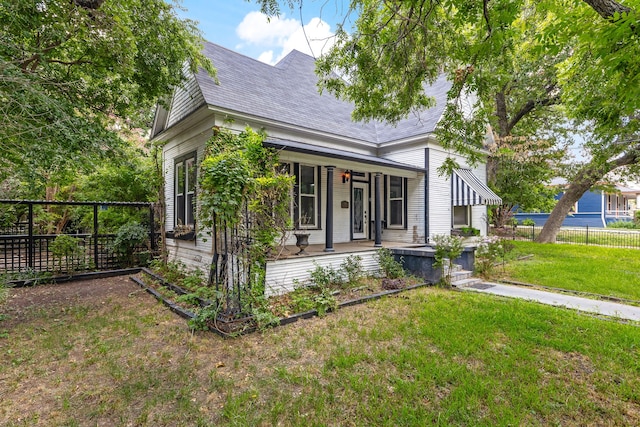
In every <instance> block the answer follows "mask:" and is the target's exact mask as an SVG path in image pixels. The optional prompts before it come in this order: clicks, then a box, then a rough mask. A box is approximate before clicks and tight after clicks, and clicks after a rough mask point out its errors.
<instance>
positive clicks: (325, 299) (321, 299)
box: [313, 288, 338, 317]
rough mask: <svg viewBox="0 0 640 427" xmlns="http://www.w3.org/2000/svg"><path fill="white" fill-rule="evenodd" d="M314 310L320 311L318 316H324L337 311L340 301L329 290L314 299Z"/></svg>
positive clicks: (323, 291) (323, 290)
mask: <svg viewBox="0 0 640 427" xmlns="http://www.w3.org/2000/svg"><path fill="white" fill-rule="evenodd" d="M313 303H314V308H315V309H316V310H317V311H318V316H321V317H322V316H324V315H325V314H327V313H328V312H329V311H335V310H336V309H337V308H338V301H336V297H335V296H333V294H332V293H331V291H330V290H329V289H327V288H325V289H322V291H321V292H320V293H319V294H317V295H315V296H314V297H313Z"/></svg>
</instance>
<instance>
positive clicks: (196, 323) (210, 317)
mask: <svg viewBox="0 0 640 427" xmlns="http://www.w3.org/2000/svg"><path fill="white" fill-rule="evenodd" d="M219 312H220V308H219V307H218V305H217V304H211V305H208V306H206V307H202V308H199V309H196V310H195V316H194V317H193V318H192V319H190V320H189V322H188V324H189V327H190V328H191V329H193V330H196V331H206V330H207V329H209V324H210V323H211V322H214V321H215V320H216V319H217V318H218V313H219Z"/></svg>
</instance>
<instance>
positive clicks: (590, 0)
mask: <svg viewBox="0 0 640 427" xmlns="http://www.w3.org/2000/svg"><path fill="white" fill-rule="evenodd" d="M583 1H584V2H585V3H587V4H588V5H589V6H591V8H592V9H593V10H595V11H596V12H597V13H598V15H600V16H601V17H603V18H604V19H606V20H608V21H612V22H616V21H618V20H620V15H622V14H623V13H629V12H631V9H630V8H628V7H627V6H623V5H621V4H620V3H618V2H616V1H614V0H583ZM616 13H617V14H618V18H616V17H615V15H616Z"/></svg>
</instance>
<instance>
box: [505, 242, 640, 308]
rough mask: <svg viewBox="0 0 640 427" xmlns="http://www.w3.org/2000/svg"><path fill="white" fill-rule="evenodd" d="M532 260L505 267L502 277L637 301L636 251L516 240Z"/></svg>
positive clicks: (639, 255)
mask: <svg viewBox="0 0 640 427" xmlns="http://www.w3.org/2000/svg"><path fill="white" fill-rule="evenodd" d="M513 243H514V244H515V252H516V253H517V254H519V255H529V254H530V255H533V257H532V258H530V259H526V260H521V261H512V262H510V263H508V264H507V265H506V268H505V272H504V277H505V278H508V279H511V280H516V281H520V282H525V283H531V284H536V285H542V286H550V287H556V288H562V289H569V290H575V291H581V292H590V293H595V294H601V295H607V296H614V297H618V298H625V299H631V300H636V301H640V251H639V250H637V249H618V248H605V247H598V246H581V245H563V244H554V245H549V244H539V243H534V242H522V241H516V242H513Z"/></svg>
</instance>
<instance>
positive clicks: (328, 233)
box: [324, 166, 335, 252]
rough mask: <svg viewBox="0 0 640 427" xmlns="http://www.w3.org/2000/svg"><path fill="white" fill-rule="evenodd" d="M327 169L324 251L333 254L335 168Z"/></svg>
mask: <svg viewBox="0 0 640 427" xmlns="http://www.w3.org/2000/svg"><path fill="white" fill-rule="evenodd" d="M326 168H327V203H326V205H327V208H326V209H327V211H326V216H325V217H326V224H325V238H324V242H325V243H324V251H325V252H333V251H334V249H333V170H334V169H335V166H326Z"/></svg>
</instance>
